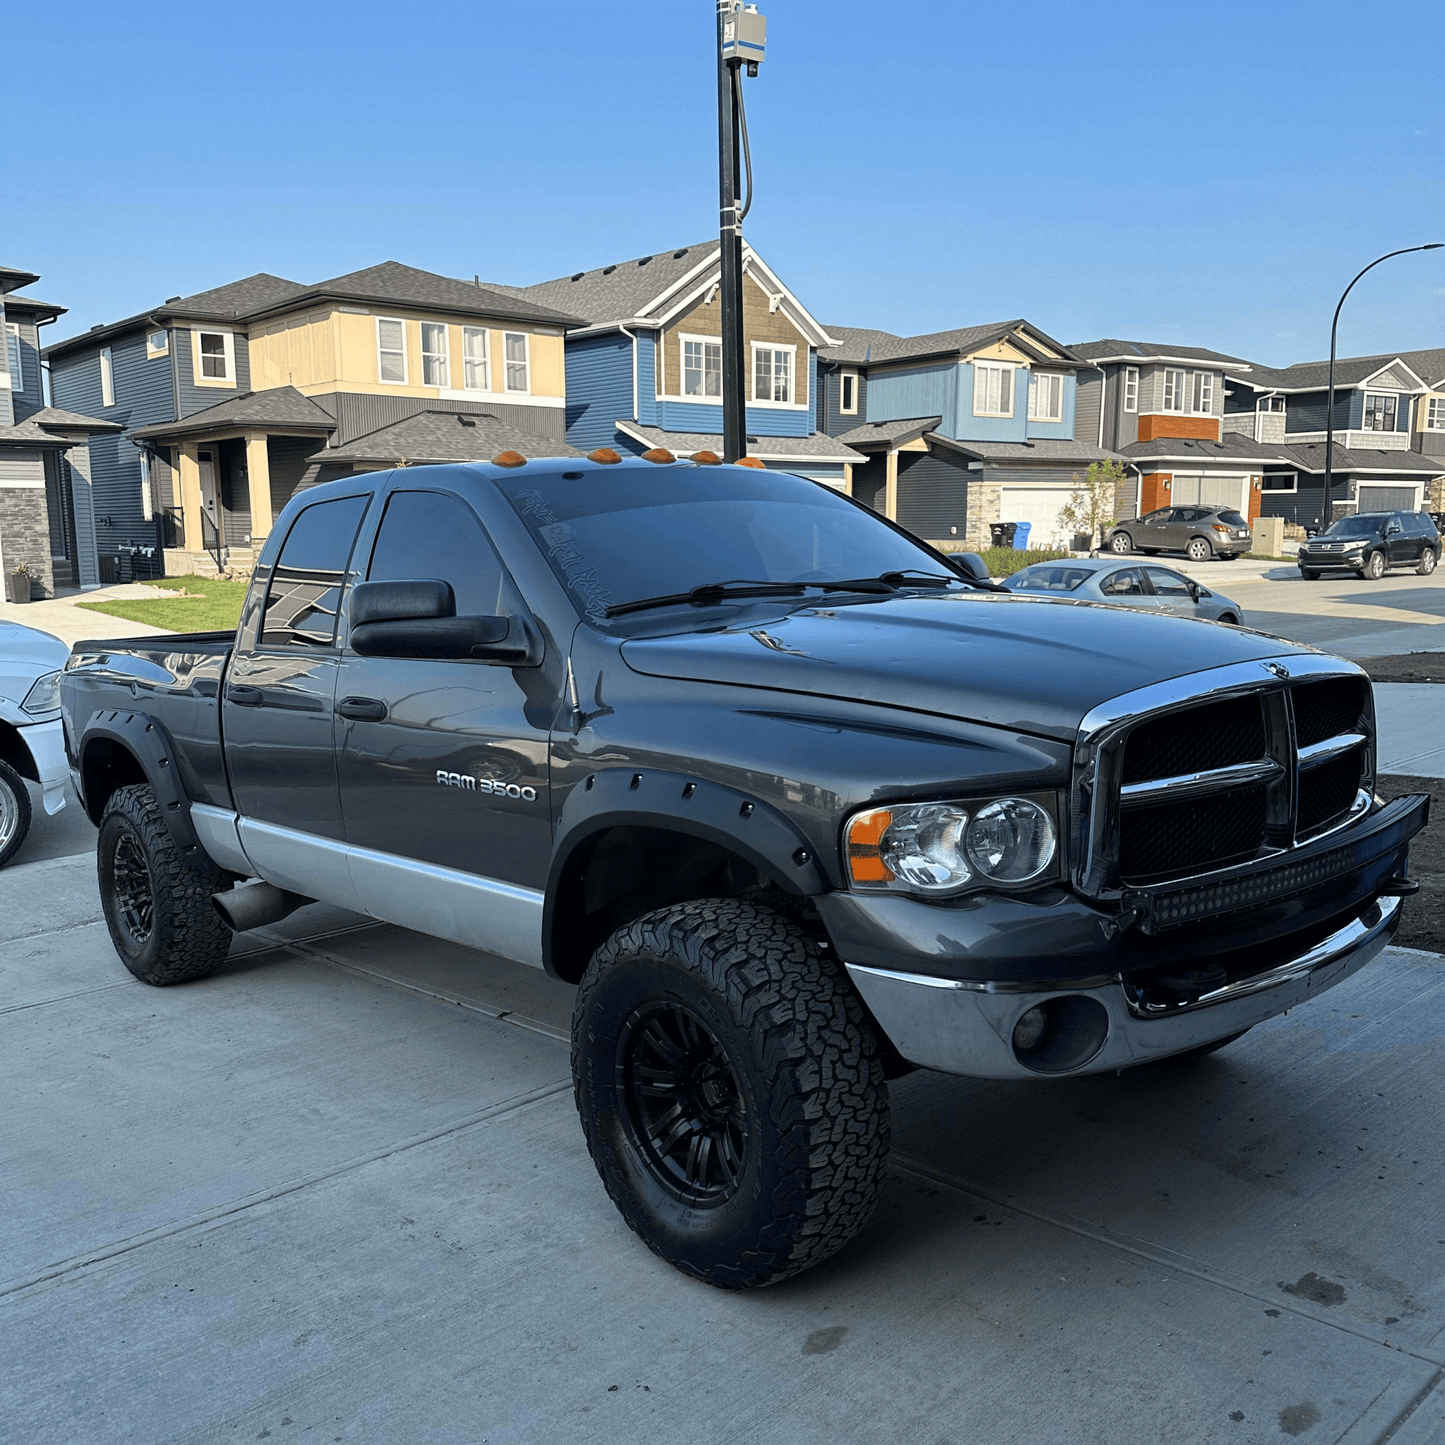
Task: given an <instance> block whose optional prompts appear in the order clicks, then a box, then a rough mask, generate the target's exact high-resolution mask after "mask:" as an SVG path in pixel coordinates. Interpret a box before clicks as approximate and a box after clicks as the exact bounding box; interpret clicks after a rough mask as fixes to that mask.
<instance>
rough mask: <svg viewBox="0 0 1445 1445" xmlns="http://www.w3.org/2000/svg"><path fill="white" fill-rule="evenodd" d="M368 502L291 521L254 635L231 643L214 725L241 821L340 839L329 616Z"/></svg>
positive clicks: (319, 509)
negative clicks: (218, 722)
mask: <svg viewBox="0 0 1445 1445" xmlns="http://www.w3.org/2000/svg"><path fill="white" fill-rule="evenodd" d="M370 500H371V498H370V495H369V494H366V495H362V496H355V497H339V498H336V499H335V500H333V501H328V502H315V503H313V504H312V505H311V506H309V507H306V508H305V509H303V510H302V511H300V512H298V513H297V514H296V518H295V520H294V521H293V522H292V523H291V526H290V529H289V530H288V531H287V534H286V540H285V542H284V543H283V544H282V547H281V552H280V555H279V557H278V558H277V560H276V566H275V567H274V568H273V569H272V573H271V577H270V581H269V583H268V585H267V590H266V607H265V612H264V613H263V615H262V617H261V619H260V621H259V625H258V627H257V630H256V631H255V632H254V633H253V634H251V635H249V636H247V635H244V634H243V635H242V636H241V637H240V638H238V640H237V647H236V651H235V655H234V656H233V658H232V660H231V666H230V670H229V672H228V673H227V676H226V693H225V697H224V699H223V701H222V715H221V726H222V735H223V736H224V738H225V742H226V762H227V764H228V766H229V768H230V772H231V791H232V793H233V794H234V796H235V799H236V807H237V810H238V811H239V812H240V814H241V816H242V817H243V818H245V819H255V820H256V821H257V822H260V823H269V824H273V825H275V826H277V827H281V828H289V829H295V830H298V831H300V832H303V833H311V834H316V835H319V836H321V837H323V838H333V839H336V840H338V841H339V840H341V839H342V838H344V837H345V828H344V825H343V824H342V820H341V799H340V797H339V796H338V794H337V790H336V754H335V744H334V742H333V739H332V726H331V725H332V701H333V698H334V695H335V692H336V669H337V665H338V661H339V655H338V652H337V646H336V617H337V612H338V610H339V607H340V600H341V594H342V590H343V587H344V586H345V581H346V574H347V568H348V566H349V565H350V558H351V549H352V546H353V544H354V543H355V540H356V533H357V529H358V528H359V527H360V525H361V519H362V517H363V516H364V515H365V513H366V506H367V503H368V502H369V501H370Z"/></svg>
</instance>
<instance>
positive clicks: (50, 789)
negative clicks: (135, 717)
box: [0, 622, 70, 868]
mask: <svg viewBox="0 0 1445 1445" xmlns="http://www.w3.org/2000/svg"><path fill="white" fill-rule="evenodd" d="M69 656H70V649H69V648H68V647H67V646H66V645H65V644H64V643H63V642H62V641H61V640H60V639H59V638H58V637H52V636H51V635H50V634H49V633H48V632H39V631H37V630H36V629H35V628H33V627H22V626H21V625H20V624H19V623H18V622H0V868H3V867H4V866H5V865H6V864H7V863H8V862H9V861H10V860H11V859H12V858H13V857H14V856H15V854H16V853H17V852H19V851H20V845H21V844H22V843H23V842H24V841H25V835H26V834H27V833H28V832H29V831H30V794H29V792H27V791H26V787H25V780H26V779H29V781H30V782H32V783H38V784H39V785H40V788H41V796H42V799H43V802H44V805H45V811H46V812H47V813H52V814H53V813H58V812H59V811H60V810H61V809H62V808H63V807H64V806H65V781H66V779H67V777H69V775H70V769H69V766H68V764H67V763H66V761H65V739H64V736H63V734H62V733H61V729H60V671H61V669H62V668H63V667H64V666H65V660H66V658H68V657H69Z"/></svg>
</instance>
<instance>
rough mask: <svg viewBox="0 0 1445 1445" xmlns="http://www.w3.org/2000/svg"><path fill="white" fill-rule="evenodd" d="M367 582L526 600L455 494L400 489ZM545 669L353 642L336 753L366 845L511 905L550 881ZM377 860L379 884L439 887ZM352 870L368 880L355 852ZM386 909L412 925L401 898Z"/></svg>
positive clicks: (477, 599)
mask: <svg viewBox="0 0 1445 1445" xmlns="http://www.w3.org/2000/svg"><path fill="white" fill-rule="evenodd" d="M366 578H367V580H368V581H372V582H387V581H401V580H406V579H411V578H440V579H441V580H443V581H446V582H449V583H451V586H452V590H453V592H454V593H455V595H456V605H457V615H458V616H477V615H481V616H513V617H517V616H521V615H523V614H524V613H525V610H526V609H525V604H524V603H523V602H522V600H521V597H520V595H519V594H518V592H517V590H516V587H515V584H514V583H513V582H512V579H511V577H510V576H509V575H508V573H507V571H506V569H505V568H504V567H503V566H502V563H501V561H500V559H499V558H498V556H497V553H496V550H495V549H494V548H493V546H492V543H491V540H490V539H489V537H488V536H487V534H486V532H485V530H484V529H483V527H482V524H481V522H480V521H479V520H478V518H477V515H476V513H475V512H473V510H472V509H471V507H470V506H469V505H468V504H467V503H466V502H465V501H464V500H463V499H462V498H461V497H459V496H457V495H455V494H453V493H450V492H442V491H404V492H393V493H392V495H391V497H390V499H389V500H388V502H387V508H386V512H385V514H384V515H383V517H382V522H381V527H380V529H379V530H378V532H377V537H376V543H375V546H374V547H373V548H372V553H371V557H370V560H369V563H368V566H367V572H366ZM539 679H540V669H538V668H510V667H507V666H504V665H499V664H493V663H485V662H447V661H431V660H427V659H418V658H381V657H359V656H357V655H356V654H355V653H352V652H346V651H344V652H343V655H342V660H341V668H340V680H339V683H338V687H337V693H336V697H337V734H336V739H337V750H336V751H337V761H338V767H339V770H340V786H341V803H342V811H343V814H344V817H345V821H346V837H347V841H348V843H349V844H350V845H351V846H352V848H353V849H364V850H366V851H367V852H368V853H370V854H386V855H393V856H394V857H396V858H399V859H405V860H410V861H412V862H414V863H418V864H422V865H434V868H433V872H434V871H435V869H436V868H440V869H445V870H457V871H459V872H462V873H466V874H469V875H472V876H473V877H475V878H476V879H479V880H484V885H483V886H489V885H491V884H496V885H498V889H499V890H500V891H499V892H498V893H497V897H498V899H499V900H500V901H499V903H498V908H499V909H500V910H501V911H502V912H504V913H505V912H506V911H507V910H508V908H509V906H510V903H509V900H510V902H516V900H515V899H513V898H512V894H511V893H510V892H509V891H508V890H509V889H510V890H513V891H515V890H516V889H525V890H537V889H541V888H543V887H544V886H545V883H546V878H547V868H548V864H549V861H550V854H551V812H550V803H549V797H548V771H547V761H548V733H549V728H550V725H551V723H552V720H553V717H554V715H555V712H556V707H557V706H558V705H560V699H554V700H553V701H552V703H551V705H548V704H547V703H546V701H545V700H541V701H540V705H539V700H538V699H536V698H535V697H532V696H531V695H530V693H531V691H534V690H535V687H536V685H537V683H538V680H539ZM373 863H374V864H375V869H376V871H375V872H374V873H373V874H372V875H371V876H372V885H371V886H375V887H377V888H388V887H393V886H395V887H405V888H410V887H413V886H422V887H424V886H426V883H427V877H428V875H427V874H426V872H425V870H424V869H422V870H418V869H412V870H406V869H400V870H390V871H389V870H388V868H387V867H386V866H385V864H384V863H382V862H378V861H377V860H373ZM352 871H353V874H354V875H356V876H357V878H358V886H361V880H360V875H359V874H358V873H357V862H356V859H355V858H353V864H352ZM539 897H540V895H539ZM376 911H377V913H378V915H379V916H382V917H392V918H394V919H395V921H397V922H402V921H405V920H404V917H403V916H402V915H401V914H399V913H397V911H396V910H395V909H394V908H393V909H391V910H390V911H388V910H387V909H385V908H381V907H378V908H377V910H376ZM522 911H523V912H525V911H526V910H525V908H524V909H523V910H522ZM538 926H539V927H540V914H538ZM431 931H433V932H441V931H443V930H441V929H437V928H435V927H433V928H432V930H431ZM464 934H465V930H463V931H462V934H460V935H459V934H458V933H455V932H453V933H452V934H451V936H463V935H464ZM476 941H477V942H478V943H479V944H480V946H483V947H486V946H491V947H492V948H494V949H495V950H496V951H498V952H508V951H509V950H508V949H507V948H505V947H502V946H499V944H498V943H497V942H490V943H489V942H488V941H487V940H486V939H485V938H479V939H477V940H476ZM511 956H512V957H517V956H519V954H518V952H517V951H515V950H512V951H511Z"/></svg>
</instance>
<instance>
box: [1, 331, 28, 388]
mask: <svg viewBox="0 0 1445 1445" xmlns="http://www.w3.org/2000/svg"><path fill="white" fill-rule="evenodd" d="M12 336H13V337H14V338H15V370H14V371H11V370H10V338H11V337H12ZM24 370H25V352H24V350H23V349H22V347H21V345H20V327H19V325H18V324H17V323H16V322H14V321H7V322H6V323H5V354H4V356H0V376H3V377H4V378H5V384H6V385H7V386H8V387H9V388H10V390H11V391H20V390H21V389H22V388H23V387H24V385H25V376H24Z"/></svg>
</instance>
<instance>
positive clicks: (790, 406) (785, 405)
mask: <svg viewBox="0 0 1445 1445" xmlns="http://www.w3.org/2000/svg"><path fill="white" fill-rule="evenodd" d="M760 351H786V352H789V353H791V356H792V360H791V361H790V362H789V364H788V395H789V397H790V398H791V400H789V401H765V400H764V399H763V398H761V397H759V396H758V394H757V390H758V352H760ZM748 393H749V395H748V403H747V404H748V405H749V406H770V407H773V408H775V409H778V410H783V409H786V410H789V411H798V410H801V409H802V408H803V407H804V406H805V405H806V403H804V402H800V401H799V400H798V348H797V347H796V346H791V345H786V344H784V343H780V342H775V341H754V342H753V343H752V345H751V347H750V348H749V349H748Z"/></svg>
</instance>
